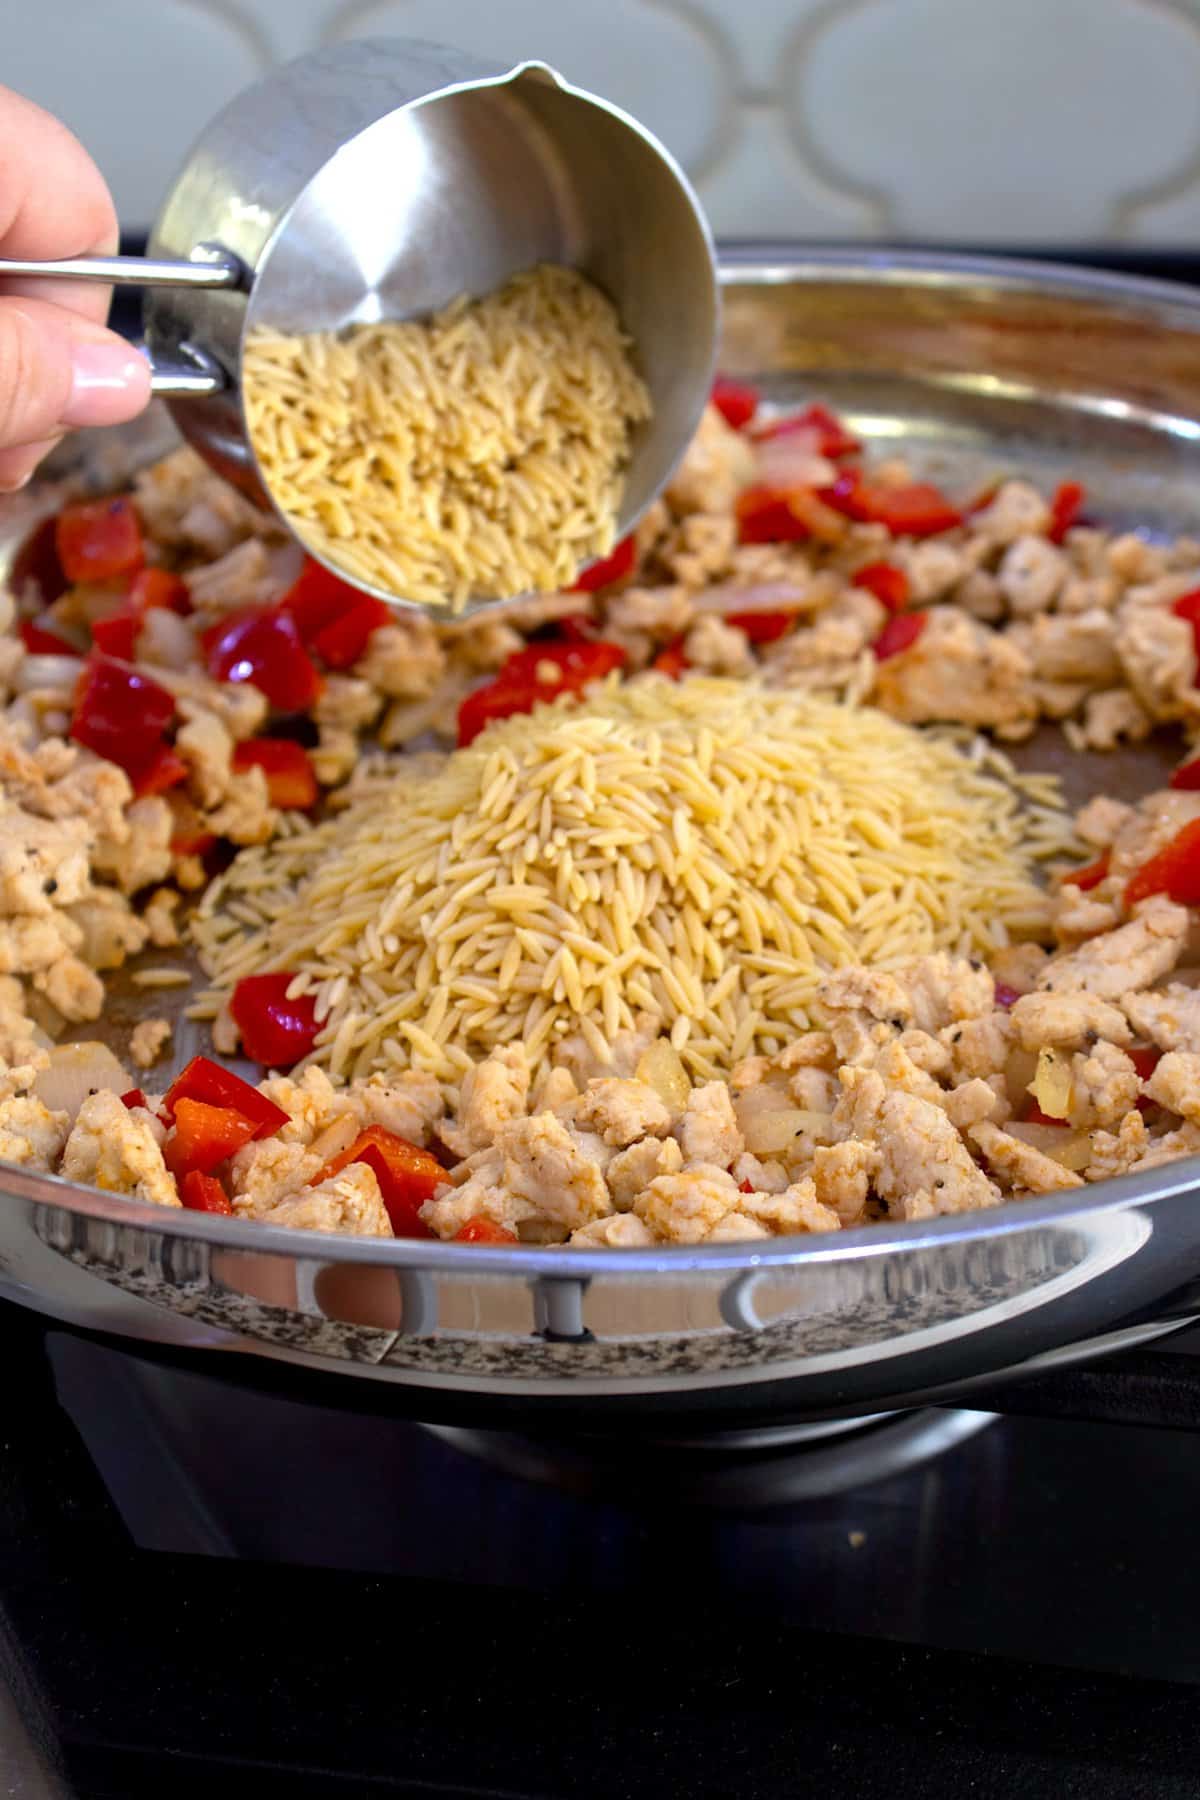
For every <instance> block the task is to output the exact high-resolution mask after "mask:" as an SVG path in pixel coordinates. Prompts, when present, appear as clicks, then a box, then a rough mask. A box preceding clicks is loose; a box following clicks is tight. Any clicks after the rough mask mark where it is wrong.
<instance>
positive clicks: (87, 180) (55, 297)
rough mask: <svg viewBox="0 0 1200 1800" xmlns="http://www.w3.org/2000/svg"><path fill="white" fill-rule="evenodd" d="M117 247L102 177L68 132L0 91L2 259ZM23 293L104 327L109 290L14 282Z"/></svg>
mask: <svg viewBox="0 0 1200 1800" xmlns="http://www.w3.org/2000/svg"><path fill="white" fill-rule="evenodd" d="M116 247H117V215H116V211H115V209H114V207H113V203H112V197H111V195H110V194H109V191H108V188H107V187H106V186H105V183H104V177H103V176H102V175H101V173H100V171H99V169H98V168H97V167H96V165H95V163H94V162H93V161H92V159H91V157H90V156H89V155H88V153H87V151H86V150H85V149H84V147H83V145H82V144H81V143H80V142H79V140H78V138H76V137H74V136H73V135H72V134H71V132H69V131H68V130H67V128H66V126H65V125H62V124H60V123H59V121H58V120H57V119H55V118H53V117H52V116H51V114H50V113H48V112H43V111H42V108H41V107H40V106H35V105H34V104H33V102H32V100H26V99H24V98H23V97H22V96H21V95H20V94H14V93H13V92H12V90H11V89H9V88H4V87H0V256H21V257H37V258H40V259H45V260H46V261H57V260H59V259H61V258H63V257H67V256H97V255H99V256H107V255H111V254H112V252H113V251H114V250H115V249H116ZM4 292H6V293H28V294H30V295H32V296H33V297H34V298H36V299H39V300H44V301H49V302H51V303H52V304H54V305H58V306H62V307H64V308H66V309H68V310H69V311H71V312H76V313H78V314H79V315H80V316H81V317H82V318H85V319H91V320H93V321H95V322H96V323H99V324H102V323H103V322H104V320H105V319H106V318H107V317H108V303H109V297H110V292H111V290H110V289H109V288H107V287H95V286H92V285H91V284H89V283H84V282H66V281H57V282H53V283H51V282H47V281H37V282H12V283H6V284H5V287H4Z"/></svg>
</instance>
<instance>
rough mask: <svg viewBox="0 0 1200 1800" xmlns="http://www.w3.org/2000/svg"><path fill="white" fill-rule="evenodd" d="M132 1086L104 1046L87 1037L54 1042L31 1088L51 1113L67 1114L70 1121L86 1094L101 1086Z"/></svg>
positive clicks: (125, 1088) (120, 1088)
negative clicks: (47, 1061) (47, 1063)
mask: <svg viewBox="0 0 1200 1800" xmlns="http://www.w3.org/2000/svg"><path fill="white" fill-rule="evenodd" d="M133 1085H134V1084H133V1082H132V1081H131V1080H130V1078H129V1076H128V1075H127V1074H126V1073H125V1070H124V1069H123V1068H122V1067H121V1065H120V1063H119V1062H118V1061H117V1059H116V1057H115V1056H114V1055H113V1053H112V1051H111V1050H110V1049H109V1047H108V1045H107V1044H99V1043H96V1042H94V1041H92V1040H89V1041H87V1042H85V1043H82V1044H56V1045H55V1047H54V1049H53V1050H51V1052H50V1067H49V1068H48V1069H43V1070H42V1071H41V1073H40V1075H39V1076H38V1078H37V1080H36V1081H35V1082H34V1084H33V1091H34V1093H35V1094H36V1095H37V1097H38V1099H39V1100H40V1101H41V1102H42V1103H43V1105H45V1106H48V1107H49V1108H50V1109H51V1111H52V1112H66V1113H69V1114H70V1115H71V1121H72V1123H74V1120H75V1115H76V1114H77V1113H78V1111H79V1109H80V1107H81V1106H82V1105H83V1103H84V1101H85V1100H86V1099H87V1097H88V1095H89V1094H95V1093H98V1092H99V1091H100V1089H102V1088H111V1089H112V1091H113V1092H114V1093H116V1094H123V1093H125V1092H127V1091H128V1089H129V1088H131V1087H132V1086H133Z"/></svg>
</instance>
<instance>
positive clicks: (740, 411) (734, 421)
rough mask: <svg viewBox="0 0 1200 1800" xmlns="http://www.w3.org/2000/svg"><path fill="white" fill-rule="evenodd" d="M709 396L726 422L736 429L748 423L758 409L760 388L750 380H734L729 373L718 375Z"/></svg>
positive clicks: (738, 429)
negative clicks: (752, 384)
mask: <svg viewBox="0 0 1200 1800" xmlns="http://www.w3.org/2000/svg"><path fill="white" fill-rule="evenodd" d="M709 397H710V399H711V400H712V403H713V405H714V406H715V407H716V409H717V411H718V412H719V413H720V415H721V417H722V418H723V419H724V421H725V423H726V424H727V425H732V427H733V429H734V430H735V431H740V430H741V429H742V426H743V425H748V424H749V423H750V421H751V419H752V418H753V417H754V415H755V413H756V412H757V411H758V402H759V392H758V389H757V388H756V387H752V386H751V385H750V383H749V382H748V381H734V380H733V379H732V378H731V377H730V376H728V375H718V376H717V379H716V380H715V381H714V382H713V384H712V393H711V395H710V396H709Z"/></svg>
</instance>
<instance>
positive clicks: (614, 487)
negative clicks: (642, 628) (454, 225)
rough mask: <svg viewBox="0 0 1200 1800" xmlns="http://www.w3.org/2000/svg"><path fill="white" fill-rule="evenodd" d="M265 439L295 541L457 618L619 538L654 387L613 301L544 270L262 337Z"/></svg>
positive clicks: (566, 577)
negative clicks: (399, 312) (634, 439)
mask: <svg viewBox="0 0 1200 1800" xmlns="http://www.w3.org/2000/svg"><path fill="white" fill-rule="evenodd" d="M243 392H244V396H245V406H246V421H247V427H248V430H249V434H250V438H251V441H252V443H253V445H254V449H255V452H256V454H257V456H258V459H259V462H260V464H261V466H262V469H263V471H264V473H265V475H266V479H267V483H268V485H269V487H270V489H271V492H272V494H273V496H274V498H275V500H276V502H277V504H278V505H279V506H280V508H281V509H282V511H283V512H284V513H285V514H286V515H287V517H288V519H289V520H290V522H291V524H292V526H293V528H294V529H295V531H296V533H297V535H298V536H299V537H301V538H302V539H303V540H304V542H305V543H306V544H308V545H309V547H310V548H311V549H313V550H315V551H317V552H318V553H319V554H320V555H322V556H324V557H327V558H328V559H329V560H330V561H331V562H332V563H334V564H336V565H337V566H338V567H339V568H342V569H344V570H345V571H346V572H347V573H348V574H349V575H351V576H353V577H356V578H358V579H359V580H361V581H364V582H366V583H367V584H368V585H370V586H373V587H377V588H382V589H384V590H385V591H386V592H388V593H390V594H393V595H395V596H396V597H398V598H400V599H406V600H413V601H419V602H421V603H422V604H426V605H433V606H447V607H449V608H450V609H451V610H454V611H457V610H460V609H461V608H462V606H463V605H464V604H465V603H466V602H467V601H468V600H470V599H492V600H494V599H507V598H510V597H512V596H514V595H517V594H523V593H528V592H533V591H538V592H554V591H556V590H558V589H560V588H563V587H568V586H570V584H571V582H572V581H573V580H574V579H575V576H576V574H577V572H578V570H579V568H580V567H581V565H582V564H584V563H586V562H588V561H590V560H591V559H592V558H594V557H597V556H603V555H605V554H606V553H607V551H608V550H610V549H611V548H612V543H613V537H614V531H615V526H616V520H617V514H618V510H619V507H620V500H621V494H622V490H623V487H624V469H625V465H626V462H627V460H628V455H629V447H630V438H631V432H632V429H633V427H634V426H635V425H636V424H637V423H639V422H640V421H641V420H644V419H646V418H648V417H649V414H650V399H649V395H648V393H647V390H646V387H645V385H644V383H643V382H642V380H641V378H640V376H639V375H638V374H637V372H636V370H635V369H634V366H633V363H632V361H631V359H630V354H629V340H628V339H627V338H626V336H625V334H624V333H623V331H622V329H621V325H620V321H619V320H618V318H617V315H616V312H615V311H614V309H613V306H612V304H611V303H610V301H609V300H607V299H606V298H605V296H604V295H603V294H602V293H601V292H600V291H599V289H597V288H596V287H594V286H593V285H592V284H591V282H589V281H587V280H585V279H584V277H583V276H582V275H579V274H578V273H576V271H574V270H573V269H566V268H559V267H555V266H551V265H545V264H543V265H540V266H539V267H537V268H535V269H530V270H527V271H526V272H525V273H524V274H521V275H518V276H515V277H514V278H513V279H512V280H511V281H509V282H507V283H506V284H505V286H504V287H502V288H500V289H498V290H497V291H496V292H495V293H494V294H490V295H487V296H486V297H485V298H483V299H480V300H471V301H468V300H466V299H459V300H456V301H455V302H454V303H453V304H452V305H450V306H448V307H446V308H445V310H444V311H442V312H440V313H438V314H436V315H435V316H434V317H433V318H432V319H429V320H427V321H415V320H406V321H399V320H384V321H382V322H380V323H379V324H372V325H356V326H354V327H352V328H351V329H350V330H349V331H347V332H345V333H343V334H340V335H339V334H335V333H333V332H310V333H305V334H303V335H291V334H286V333H281V332H275V331H268V330H265V329H259V330H257V331H254V332H252V333H251V334H250V337H249V339H248V341H247V345H246V353H245V358H244V363H243Z"/></svg>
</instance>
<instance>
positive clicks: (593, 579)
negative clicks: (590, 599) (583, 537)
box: [568, 532, 637, 594]
mask: <svg viewBox="0 0 1200 1800" xmlns="http://www.w3.org/2000/svg"><path fill="white" fill-rule="evenodd" d="M636 561H637V546H636V545H635V544H634V541H633V533H632V532H631V533H630V534H629V536H628V537H623V538H622V539H621V540H620V542H619V543H617V544H614V546H613V548H612V549H611V550H610V551H609V553H608V555H607V556H602V557H601V558H600V560H599V562H594V563H593V564H592V566H591V568H590V569H585V570H584V571H583V574H582V575H580V576H579V578H578V580H576V581H575V582H574V584H573V585H572V586H571V587H570V588H569V589H568V592H569V593H572V594H595V593H598V592H599V590H600V589H601V588H606V587H611V586H612V584H613V582H614V581H624V579H625V577H626V576H627V575H632V573H633V565H634V563H635V562H636Z"/></svg>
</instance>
